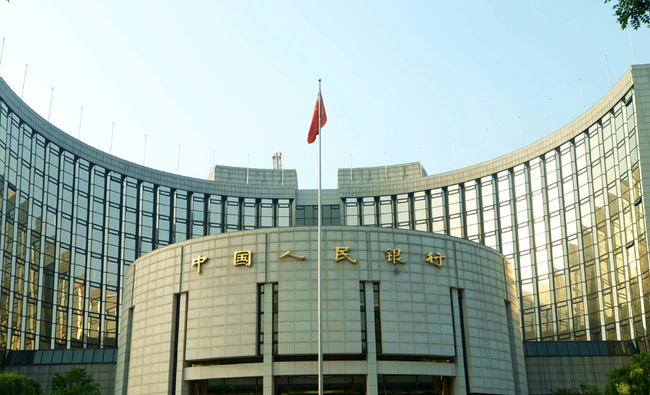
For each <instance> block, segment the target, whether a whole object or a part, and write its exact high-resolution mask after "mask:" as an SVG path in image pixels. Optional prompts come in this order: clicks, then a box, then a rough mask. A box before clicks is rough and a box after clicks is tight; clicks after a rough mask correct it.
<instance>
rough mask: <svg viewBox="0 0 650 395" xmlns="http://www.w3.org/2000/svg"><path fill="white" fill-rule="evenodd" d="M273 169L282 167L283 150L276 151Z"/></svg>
mask: <svg viewBox="0 0 650 395" xmlns="http://www.w3.org/2000/svg"><path fill="white" fill-rule="evenodd" d="M273 169H274V170H280V169H282V153H281V152H276V153H275V155H273Z"/></svg>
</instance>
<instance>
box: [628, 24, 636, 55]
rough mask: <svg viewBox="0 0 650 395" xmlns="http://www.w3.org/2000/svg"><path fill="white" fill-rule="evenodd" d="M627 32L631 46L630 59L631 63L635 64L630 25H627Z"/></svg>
mask: <svg viewBox="0 0 650 395" xmlns="http://www.w3.org/2000/svg"><path fill="white" fill-rule="evenodd" d="M627 32H628V33H629V34H630V46H631V47H632V61H633V62H634V63H633V64H636V57H635V56H634V44H632V30H630V25H627Z"/></svg>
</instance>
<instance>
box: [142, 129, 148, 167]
mask: <svg viewBox="0 0 650 395" xmlns="http://www.w3.org/2000/svg"><path fill="white" fill-rule="evenodd" d="M145 159H147V135H146V134H145V135H144V154H142V166H144V161H145Z"/></svg>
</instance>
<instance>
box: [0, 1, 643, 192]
mask: <svg viewBox="0 0 650 395" xmlns="http://www.w3.org/2000/svg"><path fill="white" fill-rule="evenodd" d="M611 7H612V6H611V4H603V3H602V1H599V0H596V1H593V0H591V1H570V2H566V1H548V2H521V1H519V2H515V1H489V2H488V1H465V2H438V1H404V2H397V1H390V2H389V1H372V2H361V1H352V2H350V1H328V2H314V1H300V2H290V1H273V2H271V1H267V2H261V1H255V2H253V1H194V2H179V1H137V2H133V1H129V2H127V1H111V2H100V1H91V0H83V1H81V0H79V1H65V2H61V1H59V2H51V1H41V0H12V1H11V2H10V3H7V2H5V1H2V2H0V39H2V38H4V40H5V43H4V52H3V57H2V63H0V76H2V78H4V79H5V80H6V81H7V82H8V84H9V85H10V86H11V87H12V88H13V89H14V91H15V92H17V93H18V94H19V95H20V94H21V91H22V87H23V79H24V75H25V65H26V64H28V67H27V77H26V79H25V88H24V94H23V99H24V100H25V101H26V102H27V104H28V105H30V106H31V107H32V108H33V109H34V110H36V111H37V112H38V113H39V114H41V115H42V116H43V117H45V118H47V117H48V112H49V106H50V97H51V93H52V87H54V93H53V96H52V97H53V99H52V109H51V115H50V121H51V122H52V123H53V124H54V125H55V126H57V127H59V128H60V129H62V130H63V131H65V132H67V133H69V134H70V135H72V136H74V137H77V136H78V135H79V136H80V139H81V140H82V141H83V142H85V143H87V144H90V145H92V146H93V147H96V148H98V149H101V150H104V151H106V152H109V151H112V154H114V155H116V156H118V157H120V158H123V159H126V160H129V161H132V162H135V163H139V164H142V163H143V159H144V161H145V164H146V165H147V166H150V167H153V168H156V169H160V170H163V171H168V172H171V173H176V172H177V169H178V170H179V172H180V174H182V175H186V176H191V177H196V178H203V179H204V178H206V177H207V174H208V173H209V171H210V167H211V166H212V163H213V152H214V153H215V155H214V156H215V159H214V160H215V163H216V164H220V165H226V166H238V167H246V165H247V163H248V161H250V167H251V168H267V169H269V168H272V159H271V157H272V155H273V154H274V153H275V152H279V151H281V152H282V153H283V155H284V158H285V168H287V169H297V171H298V183H299V186H300V188H302V189H310V188H316V187H317V181H316V174H317V168H316V163H317V159H316V155H317V153H318V145H317V144H312V145H307V143H306V139H307V131H308V128H309V123H310V120H311V115H312V111H313V108H314V103H315V100H316V93H317V90H318V79H319V78H321V79H322V81H323V82H322V83H323V88H322V89H323V97H324V102H325V108H326V111H327V115H328V123H327V125H326V126H325V127H324V128H323V136H324V138H323V141H322V143H323V147H322V149H323V188H335V187H336V175H337V169H339V168H348V167H349V166H350V162H352V166H353V167H371V166H383V165H384V160H385V159H384V158H386V161H387V163H388V164H389V165H395V164H400V163H409V162H415V161H418V160H419V157H420V152H421V157H422V164H423V166H424V168H425V169H426V170H427V172H428V173H429V174H436V173H441V172H446V171H451V170H454V168H455V164H454V154H453V148H452V147H453V146H452V140H453V141H455V147H456V166H457V167H458V168H462V167H466V166H471V165H474V164H477V163H480V162H483V161H485V160H488V146H487V141H486V129H487V130H488V135H489V146H490V154H491V157H492V158H496V157H498V156H501V155H505V154H508V153H510V152H512V151H515V150H517V149H519V148H521V145H522V137H521V133H520V128H519V117H521V125H522V130H523V141H524V143H525V144H530V143H532V142H534V141H536V140H539V139H540V138H542V137H544V136H546V135H548V134H550V133H552V132H553V121H552V119H551V111H550V108H549V98H550V99H552V105H553V116H554V122H555V126H556V127H557V128H558V129H559V128H560V127H562V126H564V125H566V124H567V123H569V122H571V121H572V120H573V119H575V118H576V117H578V116H579V115H580V114H581V113H582V112H583V106H582V98H581V92H580V85H579V79H580V81H581V82H582V89H583V93H584V101H585V105H586V107H587V108H589V107H590V106H592V105H593V104H595V103H596V102H597V101H598V100H599V99H600V98H601V97H602V96H603V95H605V94H606V92H607V91H608V90H609V82H608V76H607V70H606V65H605V58H604V56H605V55H606V56H607V61H608V66H609V71H610V75H611V79H612V83H614V84H615V83H616V81H618V79H619V78H620V77H621V76H622V75H623V73H624V72H625V71H626V70H627V69H628V68H629V67H630V65H632V64H633V55H632V49H631V45H630V35H629V33H628V31H627V30H625V31H623V30H621V28H620V27H619V26H618V24H617V23H616V20H615V17H614V16H613V11H612V9H611ZM631 36H632V41H633V45H634V51H635V57H636V63H637V64H643V63H650V52H649V49H650V29H648V28H646V27H641V28H640V29H639V30H638V31H632V32H631ZM82 106H83V117H82V122H81V132H79V119H80V112H81V107H82ZM113 122H114V123H115V129H114V134H113V143H112V144H113V145H112V149H111V125H112V123H113ZM145 135H146V136H147V145H146V156H145ZM179 144H180V145H181V148H180V166H179V165H178V151H179Z"/></svg>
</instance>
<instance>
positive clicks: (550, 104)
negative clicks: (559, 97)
mask: <svg viewBox="0 0 650 395" xmlns="http://www.w3.org/2000/svg"><path fill="white" fill-rule="evenodd" d="M548 105H549V106H550V107H551V121H552V122H553V131H554V132H555V118H553V103H551V99H548Z"/></svg>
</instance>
